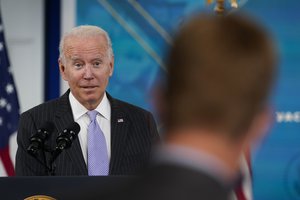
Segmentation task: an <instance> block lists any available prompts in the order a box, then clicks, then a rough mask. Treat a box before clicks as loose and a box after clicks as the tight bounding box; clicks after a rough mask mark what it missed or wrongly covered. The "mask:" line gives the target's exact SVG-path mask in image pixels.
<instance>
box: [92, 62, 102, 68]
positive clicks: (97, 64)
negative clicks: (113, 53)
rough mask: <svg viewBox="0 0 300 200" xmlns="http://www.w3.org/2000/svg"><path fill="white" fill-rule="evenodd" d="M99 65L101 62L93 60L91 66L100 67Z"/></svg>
mask: <svg viewBox="0 0 300 200" xmlns="http://www.w3.org/2000/svg"><path fill="white" fill-rule="evenodd" d="M100 65H101V62H100V61H95V62H94V63H93V66H94V67H100Z"/></svg>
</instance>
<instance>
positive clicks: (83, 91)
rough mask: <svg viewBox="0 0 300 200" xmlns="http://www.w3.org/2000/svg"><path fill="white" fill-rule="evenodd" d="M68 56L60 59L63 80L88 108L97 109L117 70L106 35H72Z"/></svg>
mask: <svg viewBox="0 0 300 200" xmlns="http://www.w3.org/2000/svg"><path fill="white" fill-rule="evenodd" d="M64 57H65V59H61V60H59V69H60V73H61V75H62V77H63V79H64V80H65V81H67V82H68V84H69V87H70V90H71V92H72V94H73V95H74V97H75V98H76V99H77V100H78V101H79V102H80V103H81V104H82V105H84V106H85V107H86V108H87V109H95V108H96V107H97V105H98V104H99V103H100V102H101V100H102V97H103V95H104V92H105V89H106V87H107V84H108V80H109V77H110V76H111V75H112V73H113V58H111V59H110V58H109V56H108V53H107V41H106V38H105V37H104V36H91V37H88V38H80V37H75V36H72V37H69V38H67V39H66V40H65V44H64Z"/></svg>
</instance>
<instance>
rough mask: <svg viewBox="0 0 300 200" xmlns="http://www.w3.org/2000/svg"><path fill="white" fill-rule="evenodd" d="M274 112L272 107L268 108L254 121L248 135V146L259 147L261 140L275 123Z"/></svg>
mask: <svg viewBox="0 0 300 200" xmlns="http://www.w3.org/2000/svg"><path fill="white" fill-rule="evenodd" d="M273 113H274V111H273V110H272V109H271V107H268V106H266V107H265V108H264V109H263V110H262V111H260V112H259V113H258V114H257V115H256V116H255V117H254V119H253V121H252V123H251V125H250V127H249V129H248V134H247V141H246V143H247V144H246V145H247V146H248V145H250V146H252V145H254V146H256V145H258V144H260V143H261V140H263V139H264V138H265V136H266V135H267V134H268V133H269V130H270V127H271V125H272V123H273Z"/></svg>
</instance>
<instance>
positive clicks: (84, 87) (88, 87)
mask: <svg viewBox="0 0 300 200" xmlns="http://www.w3.org/2000/svg"><path fill="white" fill-rule="evenodd" d="M81 88H83V89H85V90H92V89H95V88H97V86H81Z"/></svg>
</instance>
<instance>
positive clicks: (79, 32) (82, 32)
mask: <svg viewBox="0 0 300 200" xmlns="http://www.w3.org/2000/svg"><path fill="white" fill-rule="evenodd" d="M73 36H75V37H82V38H85V37H90V36H104V37H105V38H106V41H107V56H108V58H109V59H112V57H113V56H114V54H113V50H112V43H111V40H110V37H109V35H108V34H107V32H106V31H105V30H103V29H102V28H100V27H98V26H91V25H81V26H77V27H74V28H72V29H71V30H70V31H69V32H67V33H65V34H64V35H63V37H62V38H61V40H60V43H59V59H61V60H62V61H64V58H65V55H64V45H65V41H66V39H67V38H69V37H73Z"/></svg>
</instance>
